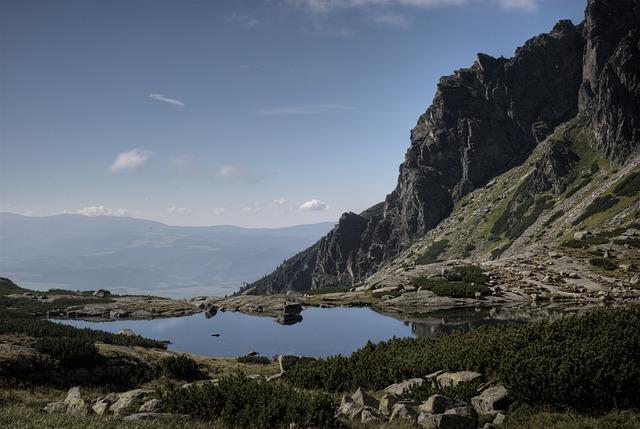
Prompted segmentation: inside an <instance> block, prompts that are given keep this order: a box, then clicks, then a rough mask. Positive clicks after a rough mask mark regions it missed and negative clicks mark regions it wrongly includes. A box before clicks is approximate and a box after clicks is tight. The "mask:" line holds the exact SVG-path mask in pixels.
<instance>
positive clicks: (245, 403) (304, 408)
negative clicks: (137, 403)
mask: <svg viewBox="0 0 640 429" xmlns="http://www.w3.org/2000/svg"><path fill="white" fill-rule="evenodd" d="M163 402H164V404H165V408H166V409H167V411H168V412H172V413H178V414H189V415H191V416H193V417H195V418H197V419H199V420H203V421H208V422H214V423H215V424H216V427H225V428H265V429H266V428H269V429H271V428H289V427H290V424H292V423H295V424H297V426H296V427H313V428H330V427H335V420H334V413H335V407H336V404H335V403H334V401H333V399H332V398H331V397H330V396H328V395H324V394H315V393H307V392H301V391H298V390H296V389H294V388H292V387H290V386H288V385H286V384H283V383H273V382H271V383H267V382H266V381H263V380H252V379H248V378H246V377H244V376H243V375H237V376H231V377H225V378H222V379H221V380H220V381H219V382H218V383H217V384H213V383H206V384H202V385H199V386H193V387H189V388H182V389H175V390H168V391H166V392H165V393H164V395H163Z"/></svg>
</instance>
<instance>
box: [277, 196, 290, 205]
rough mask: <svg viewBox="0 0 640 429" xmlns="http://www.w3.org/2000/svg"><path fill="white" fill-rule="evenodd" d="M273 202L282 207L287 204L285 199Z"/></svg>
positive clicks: (281, 198)
mask: <svg viewBox="0 0 640 429" xmlns="http://www.w3.org/2000/svg"><path fill="white" fill-rule="evenodd" d="M273 202H274V203H275V204H277V205H279V206H283V205H285V204H287V203H288V202H289V200H287V199H286V198H285V197H280V198H274V199H273Z"/></svg>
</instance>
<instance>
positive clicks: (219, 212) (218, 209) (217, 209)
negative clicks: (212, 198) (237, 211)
mask: <svg viewBox="0 0 640 429" xmlns="http://www.w3.org/2000/svg"><path fill="white" fill-rule="evenodd" d="M226 212H227V209H225V208H224V207H215V208H214V209H213V214H214V215H215V216H220V215H223V214H225V213H226Z"/></svg>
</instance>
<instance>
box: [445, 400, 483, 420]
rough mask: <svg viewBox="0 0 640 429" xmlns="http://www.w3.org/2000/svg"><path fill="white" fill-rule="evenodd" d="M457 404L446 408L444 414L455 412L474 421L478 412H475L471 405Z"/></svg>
mask: <svg viewBox="0 0 640 429" xmlns="http://www.w3.org/2000/svg"><path fill="white" fill-rule="evenodd" d="M457 405H458V406H456V407H453V408H449V409H448V410H446V411H445V412H444V414H455V415H457V416H464V417H468V418H470V419H472V420H474V421H475V420H476V419H477V418H478V413H476V410H475V409H474V408H473V407H471V406H469V405H466V404H465V403H460V404H457Z"/></svg>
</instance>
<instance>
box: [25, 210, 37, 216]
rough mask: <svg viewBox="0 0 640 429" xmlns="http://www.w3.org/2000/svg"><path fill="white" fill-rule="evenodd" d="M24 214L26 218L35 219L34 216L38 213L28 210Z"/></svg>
mask: <svg viewBox="0 0 640 429" xmlns="http://www.w3.org/2000/svg"><path fill="white" fill-rule="evenodd" d="M22 214H23V215H25V216H29V217H33V216H35V215H36V212H35V211H34V210H27V211H25V212H24V213H22Z"/></svg>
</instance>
